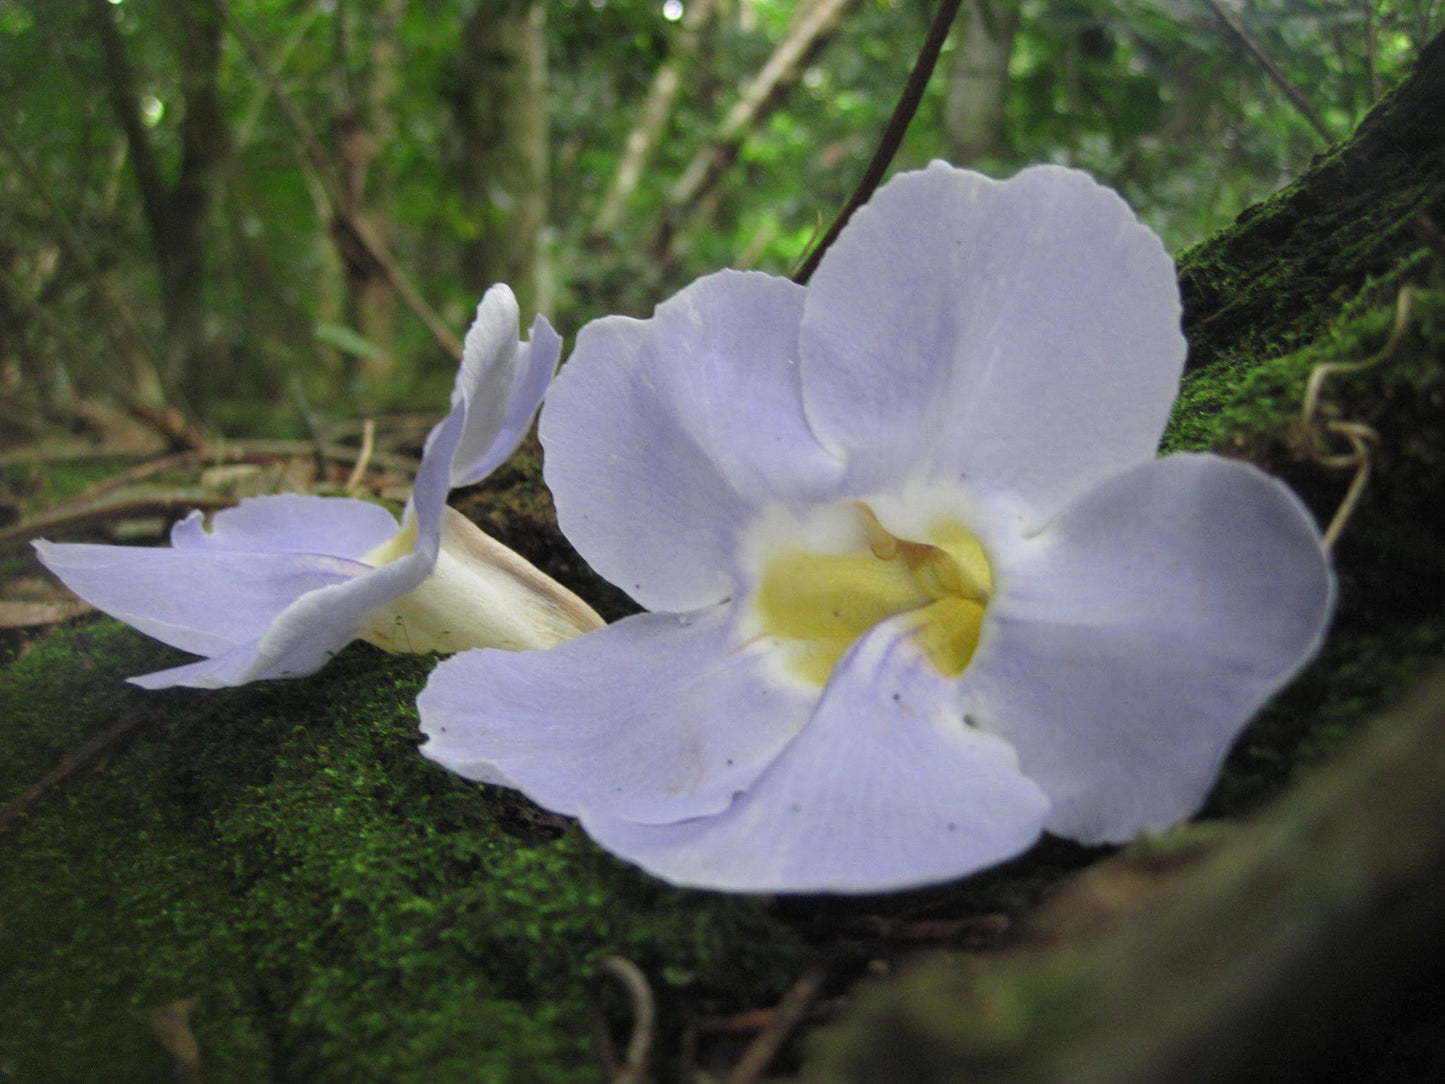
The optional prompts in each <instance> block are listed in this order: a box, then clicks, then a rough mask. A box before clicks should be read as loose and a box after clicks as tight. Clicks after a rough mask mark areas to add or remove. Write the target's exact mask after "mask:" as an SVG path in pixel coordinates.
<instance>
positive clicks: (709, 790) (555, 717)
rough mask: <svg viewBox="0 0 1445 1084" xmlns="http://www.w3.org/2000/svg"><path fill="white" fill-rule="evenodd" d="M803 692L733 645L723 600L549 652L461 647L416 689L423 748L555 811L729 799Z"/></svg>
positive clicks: (693, 807)
mask: <svg viewBox="0 0 1445 1084" xmlns="http://www.w3.org/2000/svg"><path fill="white" fill-rule="evenodd" d="M810 700H811V697H810V696H809V695H808V694H807V692H806V691H799V690H798V689H797V688H794V687H792V686H784V685H779V684H777V683H775V682H774V681H772V680H770V678H769V677H768V670H767V667H766V663H765V662H764V661H763V660H761V659H760V658H759V657H758V655H757V654H756V652H751V651H748V650H747V649H742V648H739V647H738V645H737V644H736V642H735V639H734V634H733V632H732V630H731V628H730V626H729V623H728V614H727V611H726V608H720V609H716V610H711V611H705V612H702V613H696V614H690V615H681V616H679V615H674V614H639V615H637V616H635V617H628V618H625V619H623V620H622V621H619V622H617V623H616V624H614V625H609V626H607V627H606V628H604V629H601V630H599V631H597V632H593V633H589V634H588V635H586V636H580V637H578V638H577V639H575V640H570V641H568V642H567V643H564V644H560V645H559V646H557V647H554V648H552V649H551V650H549V651H537V652H524V653H521V654H513V653H508V652H501V651H470V652H466V653H465V654H461V655H457V656H455V657H454V658H451V659H449V660H447V661H446V662H443V663H442V664H441V665H440V666H438V667H437V668H436V670H435V671H433V672H432V675H431V678H430V680H429V681H428V682H427V686H426V688H425V689H424V690H423V691H422V694H421V696H419V697H418V698H417V709H418V711H419V712H420V713H421V726H422V730H423V732H425V733H426V734H427V736H428V737H429V738H430V740H429V741H428V742H427V743H426V744H425V745H424V746H422V752H423V753H425V754H426V755H427V756H428V757H430V758H431V759H433V760H435V761H437V762H438V763H440V764H443V765H445V766H446V767H448V768H450V769H451V770H452V771H454V772H458V773H460V774H461V775H464V776H466V777H467V778H469V779H479V780H482V781H485V782H495V781H497V780H499V779H505V780H506V781H507V782H508V783H510V785H512V786H514V787H516V788H517V789H519V790H521V791H522V792H523V793H525V794H526V795H527V796H528V797H529V798H531V799H532V800H533V801H535V802H537V803H539V804H541V805H544V806H546V807H547V808H548V809H553V810H556V811H558V812H560V813H567V814H575V813H576V812H577V811H578V809H580V808H582V807H584V806H585V807H588V808H591V809H596V810H608V811H611V812H613V813H615V814H616V815H618V816H623V817H628V818H631V819H634V820H639V821H649V822H651V821H671V820H680V819H682V818H684V817H692V816H697V815H700V814H705V813H715V812H717V811H718V810H720V809H724V808H726V806H727V805H728V803H729V802H730V801H731V800H732V796H733V794H734V793H736V792H737V791H739V790H741V789H743V788H744V787H746V786H747V785H748V784H749V783H750V782H751V781H752V780H753V778H754V777H755V776H756V775H757V773H758V771H759V770H761V768H762V767H763V765H765V764H766V763H767V762H768V761H769V760H771V759H772V757H773V756H774V755H775V754H776V753H777V751H778V750H779V749H780V748H782V746H783V745H784V744H785V743H786V742H787V741H788V739H789V738H791V737H792V736H793V734H794V733H796V732H797V729H798V728H799V727H800V726H802V725H803V722H804V720H805V719H806V718H807V713H808V708H809V702H810Z"/></svg>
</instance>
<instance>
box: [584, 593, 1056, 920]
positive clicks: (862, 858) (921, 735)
mask: <svg viewBox="0 0 1445 1084" xmlns="http://www.w3.org/2000/svg"><path fill="white" fill-rule="evenodd" d="M908 628H909V625H908V622H907V620H906V619H904V620H902V621H899V620H894V621H890V622H887V623H885V624H883V625H880V626H878V627H877V628H875V629H874V630H873V631H872V632H870V633H869V634H868V635H867V636H865V637H864V638H863V639H862V640H860V641H859V642H858V643H857V644H856V645H855V646H854V647H853V648H852V650H851V651H850V653H849V655H847V656H845V658H844V660H843V662H842V663H840V665H839V667H838V669H837V670H836V671H835V672H834V675H833V677H832V679H831V681H830V682H829V684H828V688H827V690H826V692H825V694H824V697H823V700H822V703H821V704H820V705H819V707H818V709H817V712H816V713H815V714H814V716H813V718H812V719H811V720H810V721H809V723H808V725H807V726H806V727H804V728H803V731H802V732H801V733H800V734H799V735H798V737H796V738H795V739H794V740H793V741H792V743H791V744H790V745H789V746H788V747H787V748H786V749H785V750H784V751H783V752H782V754H781V755H779V756H778V758H777V759H776V760H775V761H773V763H772V764H771V765H769V767H768V769H767V771H765V772H763V774H762V775H760V776H759V777H758V779H757V781H756V782H755V783H753V785H752V786H751V787H749V788H748V790H747V791H746V792H745V793H744V794H742V795H741V796H739V797H738V799H737V801H736V802H734V803H733V805H732V806H731V807H730V808H728V809H727V810H726V811H725V812H723V813H720V814H718V815H717V816H713V817H702V818H698V819H694V820H689V821H684V822H682V823H680V824H666V825H641V824H636V823H633V822H630V821H627V820H625V819H623V818H621V817H619V816H617V815H616V814H615V813H612V812H611V811H608V812H606V813H603V812H601V811H599V810H595V809H592V808H590V807H584V808H583V810H582V823H583V826H584V827H585V828H586V829H587V831H588V832H589V834H591V835H592V837H593V838H594V839H595V840H596V841H597V842H598V843H600V844H601V845H602V846H603V847H605V848H607V849H608V850H610V851H612V852H613V853H614V854H617V855H619V856H620V857H622V858H625V859H627V860H628V861H630V862H634V863H636V864H638V865H640V866H642V868H644V869H646V870H648V871H649V872H650V873H653V874H654V875H656V876H658V877H661V878H662V879H663V880H666V881H670V882H672V883H673V884H677V885H689V886H694V887H698V888H717V889H724V890H727V891H733V892H882V891H890V890H894V889H902V888H911V887H914V886H917V885H922V884H929V883H932V882H936V881H943V880H949V879H952V878H955V877H962V876H965V875H966V874H969V873H973V872H975V871H977V870H979V869H983V868H984V867H986V866H991V865H994V864H996V863H998V862H1001V861H1003V860H1004V859H1007V858H1010V857H1012V856H1013V855H1015V854H1018V853H1019V852H1020V851H1023V850H1024V849H1025V848H1027V847H1028V846H1029V845H1030V844H1031V843H1033V842H1034V841H1035V840H1036V839H1037V838H1038V837H1039V833H1040V831H1041V828H1042V824H1043V820H1044V816H1045V814H1046V813H1047V811H1048V805H1049V803H1048V799H1047V798H1046V797H1045V796H1044V794H1043V792H1042V791H1040V790H1039V788H1038V787H1037V786H1036V785H1035V784H1034V783H1033V782H1032V781H1031V780H1029V779H1028V778H1027V777H1025V776H1024V775H1023V774H1022V773H1020V772H1019V770H1018V763H1017V758H1016V757H1015V755H1014V752H1013V750H1012V749H1011V748H1010V747H1009V746H1008V744H1007V743H1006V742H1004V741H1002V740H1000V739H998V738H996V737H994V736H993V735H990V734H984V733H981V732H979V731H977V730H973V729H971V728H969V727H966V726H964V725H963V723H962V721H961V719H960V717H959V715H958V713H957V711H956V709H955V706H954V692H953V688H952V683H951V682H949V681H947V680H945V679H944V678H942V677H940V675H939V674H938V673H937V671H935V670H934V669H933V667H932V666H931V665H930V664H929V663H927V662H926V661H925V660H924V659H923V657H922V656H921V655H920V654H919V652H918V651H917V649H916V648H915V647H914V646H913V644H912V643H910V642H909V640H908V639H907V632H906V630H907V629H908Z"/></svg>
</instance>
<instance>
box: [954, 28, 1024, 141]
mask: <svg viewBox="0 0 1445 1084" xmlns="http://www.w3.org/2000/svg"><path fill="white" fill-rule="evenodd" d="M1018 25H1019V13H1018V10H1017V9H1016V8H1014V7H1013V6H1011V5H1009V4H1007V3H1005V2H1004V0H966V2H965V4H964V6H963V12H962V18H960V19H959V22H958V31H957V33H958V49H957V51H956V52H955V53H954V57H953V67H952V69H951V70H950V71H949V75H948V96H947V98H946V99H945V101H944V106H943V135H944V141H945V145H946V146H947V149H948V159H949V161H951V162H952V163H953V164H954V165H958V166H968V165H972V164H973V163H975V162H978V161H979V160H980V159H984V158H991V157H994V156H996V155H998V154H1000V153H1001V152H1003V151H1004V150H1005V149H1007V147H1008V128H1007V120H1008V118H1007V116H1006V113H1005V108H1006V106H1007V104H1008V64H1009V58H1010V57H1011V56H1012V55H1013V44H1014V33H1015V32H1016V31H1017V30H1018Z"/></svg>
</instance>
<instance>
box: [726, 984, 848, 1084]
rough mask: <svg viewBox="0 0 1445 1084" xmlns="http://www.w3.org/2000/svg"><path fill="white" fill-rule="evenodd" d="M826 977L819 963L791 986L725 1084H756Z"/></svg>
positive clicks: (815, 997)
mask: <svg viewBox="0 0 1445 1084" xmlns="http://www.w3.org/2000/svg"><path fill="white" fill-rule="evenodd" d="M827 976H828V969H827V968H826V967H824V966H822V965H821V964H820V965H819V966H817V967H813V968H810V969H809V970H807V971H805V972H804V973H803V976H802V978H800V979H798V981H797V982H795V983H793V985H792V987H791V988H790V989H789V990H788V992H787V993H786V994H784V995H783V1000H781V1001H780V1002H778V1007H777V1008H776V1009H775V1010H774V1011H773V1015H772V1017H771V1018H770V1019H769V1020H768V1023H767V1026H766V1027H764V1028H763V1030H762V1031H760V1032H759V1033H758V1036H757V1038H755V1039H754V1040H753V1041H752V1042H751V1043H750V1044H748V1048H747V1050H745V1051H743V1056H742V1058H741V1059H739V1061H738V1063H737V1064H736V1065H735V1066H733V1071H732V1072H731V1073H729V1074H728V1078H727V1084H756V1082H757V1081H758V1080H760V1079H762V1075H763V1074H764V1073H765V1072H767V1069H768V1066H769V1065H771V1064H772V1063H773V1059H774V1058H775V1057H777V1056H778V1051H779V1050H781V1049H782V1047H783V1043H784V1042H786V1041H787V1038H788V1036H789V1035H791V1034H792V1033H793V1029H794V1028H795V1027H797V1026H798V1024H799V1022H800V1021H802V1019H803V1017H804V1016H806V1015H807V1014H808V1009H809V1008H811V1007H812V1004H813V1002H814V1001H815V1000H817V997H818V992H819V991H820V990H821V989H822V988H823V981H824V980H825V979H826V978H827Z"/></svg>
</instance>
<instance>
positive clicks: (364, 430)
mask: <svg viewBox="0 0 1445 1084" xmlns="http://www.w3.org/2000/svg"><path fill="white" fill-rule="evenodd" d="M375 449H376V422H375V421H373V420H372V419H371V418H367V419H366V421H364V422H362V424H361V451H360V452H358V453H357V455H356V465H355V466H354V467H352V468H351V473H350V474H348V475H347V476H346V495H347V496H348V497H353V496H355V495H356V491H357V490H358V489H360V488H361V480H362V479H363V478H365V477H366V468H367V467H369V466H370V465H371V453H372V452H373V451H374V450H375Z"/></svg>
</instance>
